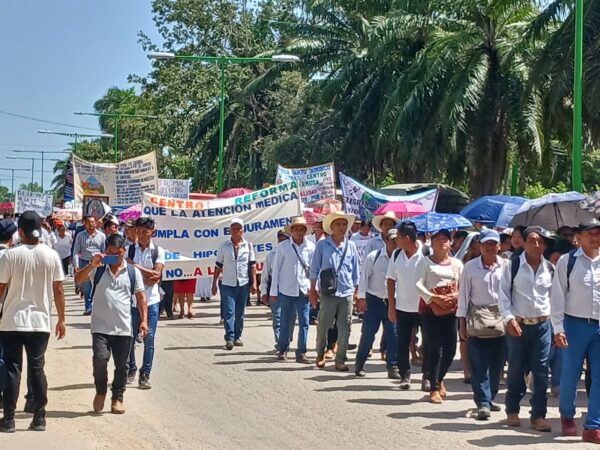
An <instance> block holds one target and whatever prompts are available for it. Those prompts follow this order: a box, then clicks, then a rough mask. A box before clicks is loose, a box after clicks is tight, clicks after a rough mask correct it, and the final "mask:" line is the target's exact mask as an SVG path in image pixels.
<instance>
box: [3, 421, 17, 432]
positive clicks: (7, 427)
mask: <svg viewBox="0 0 600 450" xmlns="http://www.w3.org/2000/svg"><path fill="white" fill-rule="evenodd" d="M16 430H17V429H16V427H15V421H14V420H10V421H8V420H6V419H0V433H14V432H15V431H16Z"/></svg>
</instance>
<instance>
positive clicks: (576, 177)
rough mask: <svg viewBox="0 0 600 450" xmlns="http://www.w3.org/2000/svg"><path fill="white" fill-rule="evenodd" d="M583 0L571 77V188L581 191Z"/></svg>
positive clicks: (578, 6)
mask: <svg viewBox="0 0 600 450" xmlns="http://www.w3.org/2000/svg"><path fill="white" fill-rule="evenodd" d="M582 103H583V0H577V1H576V6H575V74H574V77H573V156H572V164H573V167H572V175H571V178H572V184H573V190H574V191H578V192H581V153H582V147H583V123H582V109H583V108H582Z"/></svg>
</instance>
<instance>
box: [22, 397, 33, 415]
mask: <svg viewBox="0 0 600 450" xmlns="http://www.w3.org/2000/svg"><path fill="white" fill-rule="evenodd" d="M23 411H24V412H26V413H27V414H33V413H34V412H35V406H33V400H28V399H26V400H25V408H23Z"/></svg>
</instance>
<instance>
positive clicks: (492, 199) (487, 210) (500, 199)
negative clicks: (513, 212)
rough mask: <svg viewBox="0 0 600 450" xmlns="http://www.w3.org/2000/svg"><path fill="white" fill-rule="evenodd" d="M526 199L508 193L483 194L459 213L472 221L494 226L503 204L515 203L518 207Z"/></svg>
mask: <svg viewBox="0 0 600 450" xmlns="http://www.w3.org/2000/svg"><path fill="white" fill-rule="evenodd" d="M526 200H527V199H526V198H523V197H512V196H510V195H485V196H483V197H479V198H478V199H477V200H474V201H472V202H471V203H469V204H468V205H467V206H465V207H464V208H463V209H462V211H461V212H460V215H461V216H464V217H466V218H467V219H469V220H470V221H472V222H480V223H482V224H484V225H488V226H494V225H496V222H497V221H498V217H499V216H500V213H501V212H502V210H503V208H504V207H505V206H507V205H516V207H517V208H518V207H519V206H521V205H522V204H523V203H525V201H526Z"/></svg>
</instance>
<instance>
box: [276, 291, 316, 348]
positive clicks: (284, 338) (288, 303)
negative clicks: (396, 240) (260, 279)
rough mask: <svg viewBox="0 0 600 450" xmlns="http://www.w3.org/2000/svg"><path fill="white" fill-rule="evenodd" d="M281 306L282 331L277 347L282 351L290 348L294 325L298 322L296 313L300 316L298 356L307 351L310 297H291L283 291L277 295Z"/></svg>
mask: <svg viewBox="0 0 600 450" xmlns="http://www.w3.org/2000/svg"><path fill="white" fill-rule="evenodd" d="M275 303H279V305H280V308H281V332H280V333H279V340H278V341H277V347H278V348H279V351H280V352H287V351H288V350H289V349H290V342H291V341H292V339H293V338H294V325H295V323H296V315H297V316H298V325H299V327H298V348H297V349H296V356H300V355H303V354H305V353H306V341H307V339H308V327H309V324H310V318H309V315H310V303H309V302H308V297H305V296H303V295H299V296H298V297H290V296H288V295H284V294H282V293H281V292H280V293H279V296H278V297H277V301H276V302H275Z"/></svg>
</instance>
